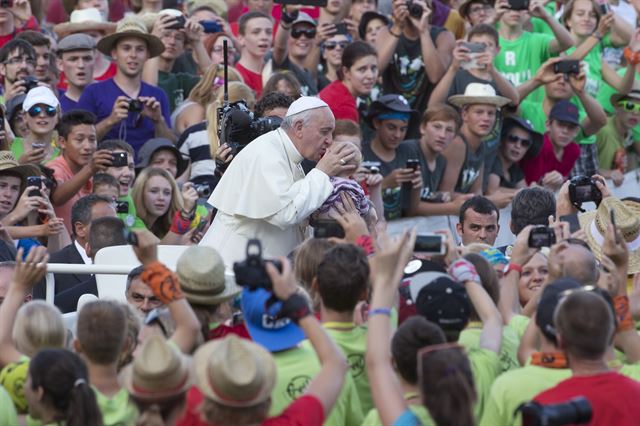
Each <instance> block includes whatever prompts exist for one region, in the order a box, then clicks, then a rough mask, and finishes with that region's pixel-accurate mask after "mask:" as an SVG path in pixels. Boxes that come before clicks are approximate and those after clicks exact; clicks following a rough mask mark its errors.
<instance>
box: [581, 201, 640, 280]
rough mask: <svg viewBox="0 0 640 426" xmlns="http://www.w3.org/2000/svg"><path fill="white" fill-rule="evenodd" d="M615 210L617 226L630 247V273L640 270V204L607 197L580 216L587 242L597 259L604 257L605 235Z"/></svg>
mask: <svg viewBox="0 0 640 426" xmlns="http://www.w3.org/2000/svg"><path fill="white" fill-rule="evenodd" d="M611 210H613V211H614V212H615V217H616V226H617V227H618V229H619V230H620V231H621V232H622V235H623V238H624V240H625V241H626V243H627V246H628V247H629V274H635V273H637V272H640V204H639V203H636V202H633V201H626V200H625V201H620V200H619V199H617V198H615V197H607V198H605V199H604V200H602V202H601V203H600V205H599V206H598V208H597V209H596V210H592V211H589V212H586V213H583V214H581V215H580V216H578V219H579V221H580V227H581V228H582V230H583V231H584V232H585V234H587V243H588V244H589V247H591V250H592V251H593V254H594V255H595V256H596V258H597V259H602V246H603V245H604V235H605V233H606V229H607V227H608V226H609V223H611V219H610V213H609V212H610V211H611Z"/></svg>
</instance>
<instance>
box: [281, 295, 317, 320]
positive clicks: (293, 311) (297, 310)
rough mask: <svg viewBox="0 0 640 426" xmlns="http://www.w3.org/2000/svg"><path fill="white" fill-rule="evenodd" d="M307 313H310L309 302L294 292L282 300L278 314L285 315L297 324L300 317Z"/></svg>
mask: <svg viewBox="0 0 640 426" xmlns="http://www.w3.org/2000/svg"><path fill="white" fill-rule="evenodd" d="M308 315H311V309H310V308H309V302H307V299H305V297H304V296H302V295H300V294H298V293H294V294H292V295H291V296H289V298H288V299H287V300H285V301H283V302H282V308H280V316H283V317H287V318H289V319H290V320H291V321H293V322H295V323H296V324H298V322H299V321H300V320H301V319H302V318H304V317H306V316H308Z"/></svg>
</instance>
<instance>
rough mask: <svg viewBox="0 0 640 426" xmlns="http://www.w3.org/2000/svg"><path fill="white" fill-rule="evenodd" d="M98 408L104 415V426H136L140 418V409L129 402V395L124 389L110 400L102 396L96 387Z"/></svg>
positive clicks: (94, 389)
mask: <svg viewBox="0 0 640 426" xmlns="http://www.w3.org/2000/svg"><path fill="white" fill-rule="evenodd" d="M92 387H93V391H94V392H95V393H96V401H97V403H98V408H99V409H100V412H101V413H102V421H103V423H104V426H129V425H135V423H136V419H137V418H138V409H137V408H136V406H135V405H134V404H133V403H132V402H130V401H129V393H128V392H127V390H126V389H125V388H122V389H120V390H119V391H118V393H117V394H115V395H114V396H113V397H111V398H108V397H107V396H105V395H104V394H102V393H101V392H100V391H99V390H98V389H97V388H96V387H95V386H92Z"/></svg>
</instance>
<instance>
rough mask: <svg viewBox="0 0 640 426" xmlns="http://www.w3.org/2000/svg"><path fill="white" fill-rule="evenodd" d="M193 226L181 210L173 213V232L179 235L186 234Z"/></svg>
mask: <svg viewBox="0 0 640 426" xmlns="http://www.w3.org/2000/svg"><path fill="white" fill-rule="evenodd" d="M190 227H191V221H190V220H185V219H184V218H183V217H182V215H181V214H180V212H176V214H174V215H173V221H172V222H171V232H173V233H174V234H178V235H184V234H186V233H187V232H189V228H190Z"/></svg>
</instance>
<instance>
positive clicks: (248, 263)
mask: <svg viewBox="0 0 640 426" xmlns="http://www.w3.org/2000/svg"><path fill="white" fill-rule="evenodd" d="M267 262H269V263H271V264H273V266H275V267H276V268H277V269H278V271H280V272H282V262H280V261H279V260H272V259H263V258H262V245H261V244H260V240H258V239H251V240H249V241H248V242H247V258H246V259H245V260H243V261H242V262H234V263H233V273H234V274H235V275H236V283H238V285H241V286H244V287H248V288H249V290H252V291H253V290H257V289H259V288H264V289H265V290H268V291H271V289H272V288H273V284H272V283H271V278H269V275H268V274H267V270H266V269H265V265H266V263H267Z"/></svg>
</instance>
